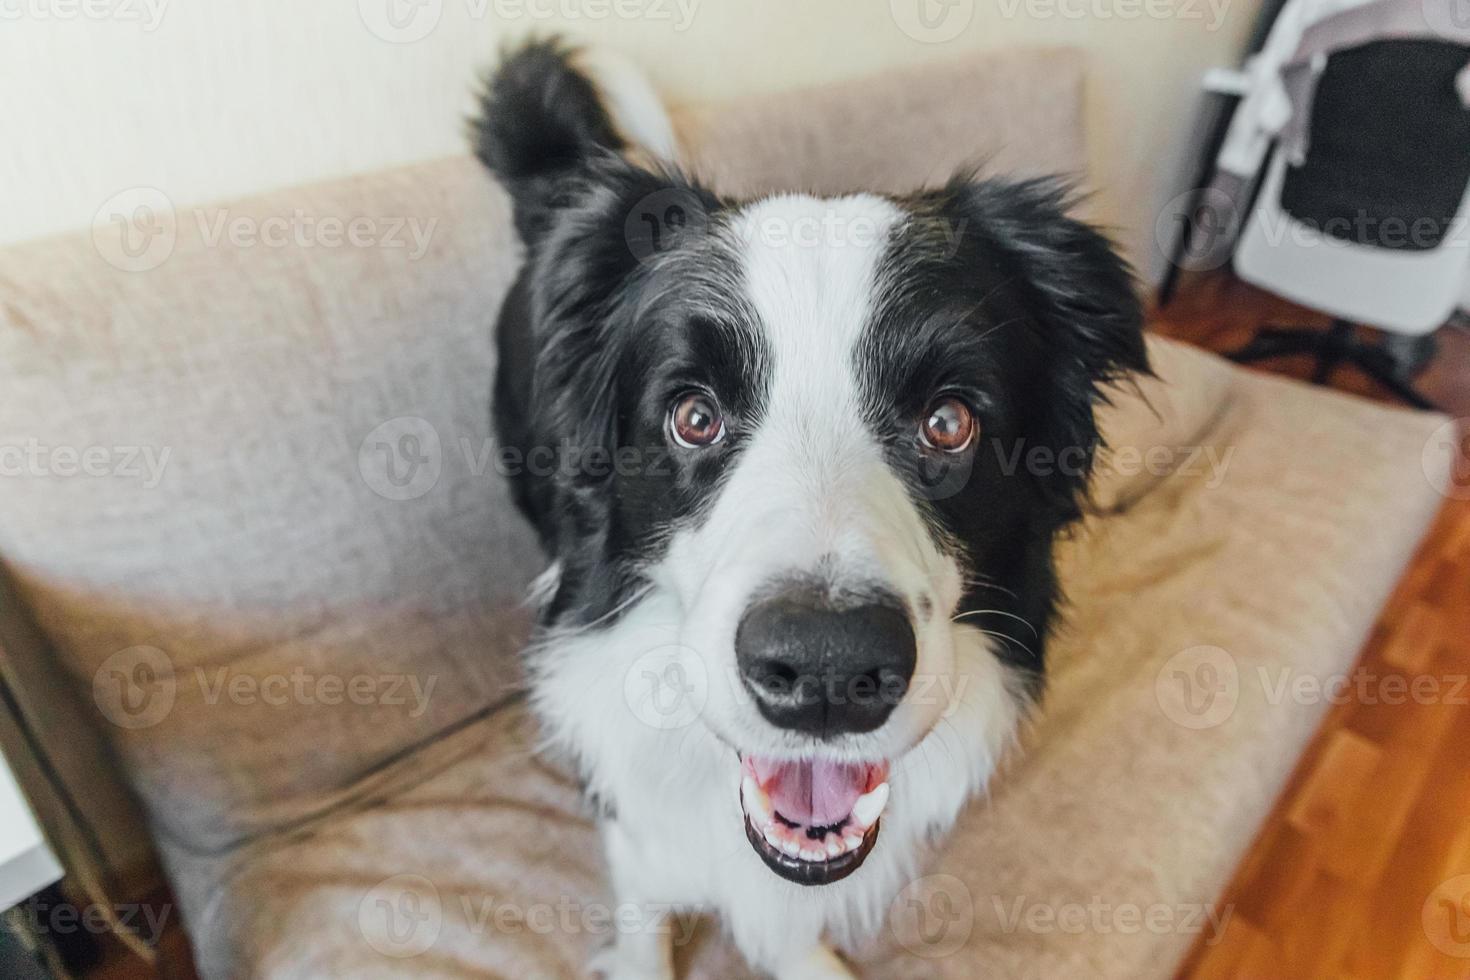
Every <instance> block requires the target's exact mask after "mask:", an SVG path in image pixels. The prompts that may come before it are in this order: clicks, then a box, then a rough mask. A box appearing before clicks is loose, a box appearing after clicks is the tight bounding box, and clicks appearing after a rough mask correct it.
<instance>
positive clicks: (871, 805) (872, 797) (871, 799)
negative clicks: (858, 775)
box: [852, 783, 889, 830]
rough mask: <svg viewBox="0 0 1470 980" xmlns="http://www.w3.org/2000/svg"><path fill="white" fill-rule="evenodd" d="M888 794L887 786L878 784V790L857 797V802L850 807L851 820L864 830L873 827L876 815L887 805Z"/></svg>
mask: <svg viewBox="0 0 1470 980" xmlns="http://www.w3.org/2000/svg"><path fill="white" fill-rule="evenodd" d="M888 792H889V790H888V784H887V783H879V784H878V788H877V789H875V790H873V791H872V792H871V793H864V794H863V795H862V796H859V797H858V801H857V802H856V803H854V804H853V805H852V819H854V820H856V821H857V822H858V823H859V824H860V825H861V826H862V827H863V829H865V830H866V829H867V828H869V827H871V826H873V824H875V823H877V822H878V815H879V814H881V813H882V812H883V808H884V807H885V806H887V805H888Z"/></svg>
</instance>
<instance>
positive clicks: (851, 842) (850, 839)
mask: <svg viewBox="0 0 1470 980" xmlns="http://www.w3.org/2000/svg"><path fill="white" fill-rule="evenodd" d="M842 843H843V844H845V845H847V849H848V850H849V851H855V850H857V849H858V848H859V847H862V846H863V839H862V838H861V837H859V836H858V835H857V834H848V835H847V836H846V837H844V838H842Z"/></svg>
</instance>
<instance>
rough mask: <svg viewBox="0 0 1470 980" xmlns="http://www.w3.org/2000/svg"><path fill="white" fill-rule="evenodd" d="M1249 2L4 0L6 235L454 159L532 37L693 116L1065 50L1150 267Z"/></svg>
mask: <svg viewBox="0 0 1470 980" xmlns="http://www.w3.org/2000/svg"><path fill="white" fill-rule="evenodd" d="M1258 5H1259V0H0V242H13V241H20V240H24V239H26V238H30V237H35V236H40V235H46V234H50V233H54V232H59V231H66V230H71V229H75V228H80V227H85V226H87V225H88V224H90V223H91V221H92V219H93V217H94V215H95V214H96V212H97V210H98V208H99V207H101V206H102V205H103V204H104V202H106V201H107V199H108V198H109V197H111V196H112V195H114V194H115V193H117V192H119V191H121V190H123V189H125V188H129V187H132V186H136V185H152V186H156V187H159V188H161V189H163V190H164V191H165V192H166V193H167V194H168V195H169V197H170V198H171V199H172V200H173V202H174V203H175V204H179V205H184V204H191V203H199V202H203V201H207V200H212V199H218V198H221V197H230V196H234V195H238V194H241V193H245V192H249V191H253V190H259V189H263V188H267V187H273V186H280V185H287V184H292V183H298V182H301V181H306V180H312V179H317V178H323V177H330V176H333V175H337V174H343V173H349V172H357V171H364V170H371V169H375V168H379V167H383V166H387V165H392V164H398V163H405V162H410V161H415V160H421V159H427V158H432V157H436V156H441V155H444V154H448V153H455V152H460V151H461V149H462V146H463V143H462V136H461V128H462V120H463V117H464V115H465V113H466V112H467V110H468V94H469V91H470V88H471V81H472V79H473V77H474V75H475V73H476V71H477V70H479V69H481V68H483V67H485V66H486V65H487V64H488V63H489V62H491V61H492V60H493V58H494V52H495V51H496V50H497V48H498V47H499V46H500V45H501V44H503V43H505V42H506V41H507V40H512V39H515V38H519V37H522V36H525V35H526V34H528V33H532V32H534V33H539V34H547V33H551V32H561V33H564V34H566V35H568V36H570V37H573V38H578V39H582V38H586V39H594V40H597V41H600V42H602V43H605V44H608V45H610V46H612V47H615V48H618V49H621V50H623V51H626V52H627V53H629V54H631V55H632V56H633V57H635V58H636V59H638V60H639V61H640V62H642V63H643V64H644V65H645V66H646V67H647V68H648V70H649V72H650V73H651V74H652V75H653V77H654V79H655V81H656V82H657V83H658V84H659V85H660V86H661V87H662V88H663V89H664V90H665V91H666V92H667V93H668V94H669V96H670V98H671V99H672V100H674V101H681V102H682V101H693V100H705V99H712V98H718V97H721V96H726V95H731V94H737V93H743V92H754V91H778V90H782V89H787V88H791V87H793V86H797V85H801V84H805V83H811V82H816V81H823V80H828V79H835V78H841V77H846V76H853V75H860V74H864V73H868V72H871V71H873V70H875V69H878V68H880V67H883V66H885V65H895V64H907V63H914V62H921V61H926V60H932V59H944V58H953V57H956V56H959V55H961V54H962V53H964V52H966V51H970V50H975V49H981V48H993V47H1002V46H1013V45H1020V44H1063V45H1075V46H1078V47H1081V48H1083V49H1085V50H1086V51H1087V52H1088V53H1089V55H1090V62H1091V90H1090V95H1089V120H1090V123H1089V124H1090V138H1091V141H1092V146H1093V155H1094V166H1093V168H1092V174H1091V176H1092V179H1093V182H1094V184H1095V185H1096V186H1097V187H1098V188H1100V189H1101V191H1102V196H1101V198H1100V210H1101V213H1102V214H1103V215H1104V217H1105V218H1107V219H1108V220H1110V221H1111V222H1112V223H1113V224H1114V225H1115V226H1116V227H1117V230H1118V232H1119V233H1120V236H1121V237H1122V238H1123V240H1124V242H1125V243H1126V244H1127V245H1128V246H1129V247H1130V250H1131V251H1132V252H1133V254H1134V255H1135V257H1136V259H1137V260H1138V261H1140V263H1141V264H1143V265H1144V267H1145V268H1146V269H1149V270H1151V271H1153V270H1156V269H1157V268H1158V267H1159V266H1160V264H1161V262H1160V260H1159V258H1158V255H1157V252H1158V249H1157V248H1155V246H1154V244H1153V238H1154V234H1153V226H1154V217H1155V215H1156V214H1157V213H1158V212H1159V211H1160V209H1161V207H1162V205H1163V203H1164V202H1165V201H1167V200H1168V199H1169V198H1170V197H1171V196H1172V195H1173V194H1175V193H1176V192H1178V191H1179V190H1181V189H1183V187H1184V186H1186V185H1187V182H1188V181H1189V180H1190V178H1191V177H1192V173H1191V171H1192V169H1193V152H1192V151H1191V150H1190V148H1189V146H1188V145H1187V144H1188V143H1189V142H1190V140H1191V138H1192V133H1191V128H1190V127H1191V125H1192V123H1193V121H1194V119H1195V115H1196V107H1197V105H1198V100H1199V96H1198V79H1199V76H1200V74H1201V72H1202V71H1203V70H1204V69H1205V68H1206V67H1209V66H1211V65H1214V64H1222V63H1232V62H1233V61H1234V60H1235V58H1236V53H1237V52H1238V51H1239V49H1240V47H1241V44H1242V38H1243V37H1244V36H1245V34H1246V33H1247V32H1248V30H1249V28H1250V22H1251V20H1252V18H1253V17H1254V15H1255V12H1256V8H1257V7H1258ZM920 13H924V14H926V15H927V16H928V18H929V20H928V21H927V23H928V24H930V25H933V26H932V27H926V26H925V23H926V22H925V21H923V20H921V19H920V16H919V15H920ZM395 17H396V19H395Z"/></svg>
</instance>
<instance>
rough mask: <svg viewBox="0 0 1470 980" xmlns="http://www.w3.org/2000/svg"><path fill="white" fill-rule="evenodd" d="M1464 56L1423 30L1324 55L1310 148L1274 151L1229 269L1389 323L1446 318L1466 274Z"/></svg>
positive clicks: (1468, 125)
mask: <svg viewBox="0 0 1470 980" xmlns="http://www.w3.org/2000/svg"><path fill="white" fill-rule="evenodd" d="M1467 62H1470V49H1467V48H1465V47H1463V46H1461V45H1459V44H1456V43H1451V42H1449V41H1443V40H1438V41H1437V40H1429V39H1424V38H1396V39H1390V40H1376V41H1372V42H1369V43H1366V44H1362V45H1357V46H1354V47H1351V48H1348V49H1345V50H1341V51H1336V52H1334V53H1332V54H1331V55H1330V57H1327V58H1326V59H1325V66H1324V67H1323V69H1322V71H1321V74H1320V77H1319V78H1318V79H1316V83H1315V87H1314V89H1313V102H1312V104H1311V106H1310V113H1311V114H1310V129H1309V134H1310V135H1309V141H1308V142H1307V145H1306V154H1305V157H1304V159H1302V160H1300V161H1292V160H1289V159H1288V154H1287V153H1286V152H1285V151H1284V150H1282V149H1281V148H1278V149H1277V150H1276V151H1275V152H1274V153H1273V155H1272V157H1271V161H1270V164H1269V166H1268V170H1267V176H1266V180H1265V183H1264V186H1263V188H1262V190H1261V192H1260V194H1259V195H1258V197H1257V199H1256V205H1255V210H1254V211H1253V213H1252V214H1251V216H1250V218H1249V221H1248V224H1247V227H1246V230H1245V232H1244V234H1243V235H1242V238H1241V241H1240V242H1239V244H1238V246H1237V248H1236V252H1235V256H1234V265H1235V271H1236V273H1237V274H1238V275H1240V277H1241V278H1242V279H1245V280H1246V281H1247V282H1251V283H1254V284H1255V285H1258V286H1261V287H1262V288H1265V289H1268V290H1270V291H1271V292H1274V293H1277V294H1278V295H1281V296H1284V297H1286V298H1288V299H1291V300H1294V301H1296V302H1299V303H1301V304H1303V305H1306V306H1310V307H1312V308H1314V309H1318V310H1321V311H1322V312H1325V313H1329V314H1331V315H1333V316H1336V317H1341V318H1343V319H1347V320H1352V321H1354V322H1359V323H1364V324H1367V325H1369V326H1374V327H1378V328H1380V329H1384V330H1391V331H1394V332H1397V333H1404V334H1412V335H1420V334H1425V333H1429V332H1431V331H1433V330H1434V329H1436V328H1438V327H1439V326H1440V325H1441V324H1443V323H1444V322H1445V320H1447V319H1448V318H1449V316H1450V315H1451V314H1452V313H1453V311H1454V309H1455V307H1456V306H1457V305H1458V303H1459V298H1460V295H1461V293H1462V292H1463V290H1464V287H1465V282H1466V279H1467V277H1470V233H1467V229H1466V223H1467V221H1470V153H1467V152H1466V148H1467V147H1470V110H1467V109H1466V108H1465V106H1464V104H1463V102H1462V100H1461V96H1460V93H1459V91H1458V87H1457V86H1458V82H1459V79H1460V76H1461V74H1462V73H1463V72H1464V70H1465V66H1466V64H1467ZM1301 108H1302V107H1298V109H1299V110H1300V109H1301Z"/></svg>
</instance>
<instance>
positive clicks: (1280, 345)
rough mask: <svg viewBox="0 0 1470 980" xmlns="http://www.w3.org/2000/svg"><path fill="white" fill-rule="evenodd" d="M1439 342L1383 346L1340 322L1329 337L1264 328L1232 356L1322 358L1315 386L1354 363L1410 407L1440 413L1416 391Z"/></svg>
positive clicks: (1411, 340)
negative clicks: (1415, 382)
mask: <svg viewBox="0 0 1470 980" xmlns="http://www.w3.org/2000/svg"><path fill="white" fill-rule="evenodd" d="M1437 349H1438V343H1437V341H1436V340H1435V339H1434V336H1433V335H1432V334H1431V335H1428V336H1425V337H1397V336H1394V337H1390V338H1388V339H1386V340H1385V341H1384V342H1383V343H1381V344H1374V343H1370V342H1368V341H1365V340H1361V339H1359V338H1358V336H1357V334H1356V332H1355V329H1354V325H1353V324H1352V323H1350V322H1348V321H1347V320H1334V321H1332V326H1331V328H1330V329H1328V330H1327V331H1326V332H1325V333H1324V332H1322V331H1320V330H1311V329H1308V328H1306V327H1262V328H1261V330H1260V332H1259V333H1257V334H1256V336H1255V338H1254V339H1253V340H1251V342H1250V343H1248V344H1246V345H1245V346H1244V347H1242V348H1241V349H1240V350H1238V351H1236V352H1235V353H1233V354H1227V355H1226V356H1227V357H1229V358H1230V360H1232V361H1234V362H1236V363H1237V364H1250V363H1253V362H1255V361H1264V360H1268V359H1270V358H1273V357H1288V356H1291V355H1293V354H1311V355H1313V356H1315V357H1316V359H1317V367H1316V370H1315V371H1314V372H1313V373H1312V383H1313V384H1319V385H1320V384H1326V383H1327V382H1328V380H1329V379H1330V378H1331V377H1332V372H1333V371H1334V370H1336V369H1337V367H1338V366H1339V365H1342V364H1348V365H1351V366H1353V367H1355V368H1357V369H1358V370H1359V371H1362V372H1363V373H1364V374H1366V375H1368V377H1370V378H1372V379H1373V380H1374V381H1376V382H1378V383H1379V384H1381V385H1383V387H1385V388H1387V389H1388V390H1389V391H1391V392H1393V394H1394V396H1395V397H1397V398H1398V399H1399V400H1400V401H1403V402H1404V403H1405V404H1408V405H1412V406H1413V407H1415V408H1420V409H1424V410H1425V411H1438V410H1439V409H1438V406H1436V405H1435V404H1434V403H1433V402H1431V401H1430V400H1429V399H1427V398H1425V397H1424V396H1423V395H1421V394H1419V392H1418V391H1417V390H1416V389H1415V388H1414V384H1413V379H1414V377H1415V375H1417V374H1418V373H1419V372H1420V371H1422V370H1423V369H1424V367H1425V365H1427V364H1428V363H1429V362H1430V361H1431V360H1432V359H1433V358H1434V354H1435V352H1436V350H1437Z"/></svg>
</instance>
